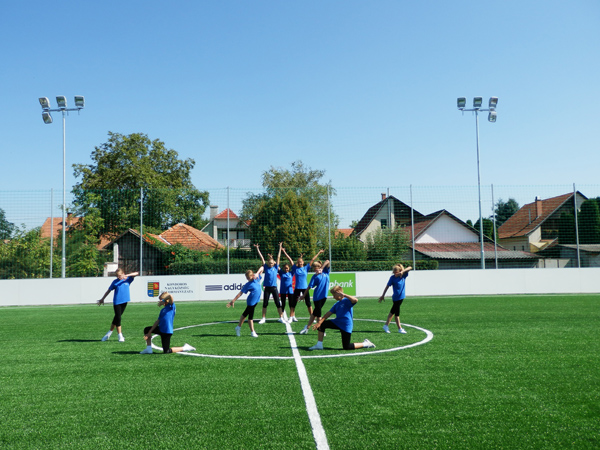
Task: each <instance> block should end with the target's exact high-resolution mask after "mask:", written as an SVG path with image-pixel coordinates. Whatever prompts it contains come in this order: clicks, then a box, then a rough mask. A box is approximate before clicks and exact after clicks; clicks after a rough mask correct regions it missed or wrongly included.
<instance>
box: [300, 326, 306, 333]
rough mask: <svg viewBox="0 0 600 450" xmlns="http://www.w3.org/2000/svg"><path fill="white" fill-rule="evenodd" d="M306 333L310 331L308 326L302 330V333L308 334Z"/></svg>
mask: <svg viewBox="0 0 600 450" xmlns="http://www.w3.org/2000/svg"><path fill="white" fill-rule="evenodd" d="M306 333H308V327H304V328H302V331H300V334H306Z"/></svg>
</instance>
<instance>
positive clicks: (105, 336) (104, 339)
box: [102, 334, 110, 342]
mask: <svg viewBox="0 0 600 450" xmlns="http://www.w3.org/2000/svg"><path fill="white" fill-rule="evenodd" d="M109 338H110V334H105V335H104V337H103V338H102V342H106V341H108V339H109Z"/></svg>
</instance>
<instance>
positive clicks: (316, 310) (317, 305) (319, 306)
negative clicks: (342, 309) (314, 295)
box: [313, 298, 327, 317]
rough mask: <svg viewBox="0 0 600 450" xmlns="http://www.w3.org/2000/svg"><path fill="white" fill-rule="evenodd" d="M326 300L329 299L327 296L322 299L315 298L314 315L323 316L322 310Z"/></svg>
mask: <svg viewBox="0 0 600 450" xmlns="http://www.w3.org/2000/svg"><path fill="white" fill-rule="evenodd" d="M326 301H327V299H326V298H323V299H321V300H315V308H314V310H313V316H315V317H322V314H321V310H322V309H323V306H325V302H326Z"/></svg>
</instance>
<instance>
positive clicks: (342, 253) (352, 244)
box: [331, 233, 367, 261]
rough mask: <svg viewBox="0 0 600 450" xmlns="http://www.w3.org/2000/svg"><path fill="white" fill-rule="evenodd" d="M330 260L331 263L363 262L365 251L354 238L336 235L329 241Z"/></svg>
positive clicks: (361, 243)
mask: <svg viewBox="0 0 600 450" xmlns="http://www.w3.org/2000/svg"><path fill="white" fill-rule="evenodd" d="M331 259H332V260H333V261H365V260H366V259H367V249H366V248H365V244H364V243H363V242H361V241H359V240H358V239H357V238H356V236H353V235H350V236H348V237H346V236H344V235H343V234H342V233H337V234H336V235H335V236H334V238H333V239H332V241H331Z"/></svg>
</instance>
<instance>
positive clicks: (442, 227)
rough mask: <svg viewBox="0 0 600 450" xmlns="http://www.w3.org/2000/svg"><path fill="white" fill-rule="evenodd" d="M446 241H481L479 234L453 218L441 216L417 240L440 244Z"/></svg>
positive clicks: (422, 242) (419, 242)
mask: <svg viewBox="0 0 600 450" xmlns="http://www.w3.org/2000/svg"><path fill="white" fill-rule="evenodd" d="M445 242H479V238H478V235H477V234H476V233H475V232H474V231H471V230H469V229H468V228H466V227H465V226H463V225H461V224H460V223H458V222H456V221H455V220H453V219H451V218H450V217H448V216H441V217H439V218H438V219H437V220H436V221H435V222H433V223H432V224H431V225H430V226H429V228H427V230H426V232H425V233H424V234H422V235H421V236H419V239H417V240H416V242H415V243H417V244H439V243H445Z"/></svg>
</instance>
